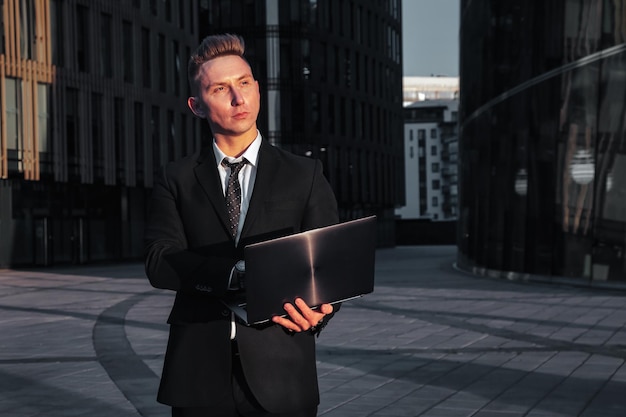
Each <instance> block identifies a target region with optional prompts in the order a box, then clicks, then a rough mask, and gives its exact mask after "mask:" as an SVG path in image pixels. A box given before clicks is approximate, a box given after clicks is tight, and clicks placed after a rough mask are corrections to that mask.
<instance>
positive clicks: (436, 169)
mask: <svg viewBox="0 0 626 417" xmlns="http://www.w3.org/2000/svg"><path fill="white" fill-rule="evenodd" d="M431 172H439V163H438V162H433V163H432V165H431Z"/></svg>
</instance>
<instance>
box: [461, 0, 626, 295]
mask: <svg viewBox="0 0 626 417" xmlns="http://www.w3.org/2000/svg"><path fill="white" fill-rule="evenodd" d="M625 8H626V2H625V1H623V0H616V1H605V0H554V1H549V2H546V1H543V0H510V1H506V2H502V1H497V0H472V1H469V0H462V1H461V16H462V20H461V32H460V42H461V112H460V139H459V155H460V162H459V171H460V190H459V196H460V201H459V211H460V212H459V227H458V233H459V235H458V245H459V259H458V261H459V262H458V264H459V266H460V267H461V268H464V269H467V270H473V271H475V272H479V273H487V274H493V275H502V276H507V277H515V276H525V275H532V276H541V277H544V278H548V279H555V278H557V277H567V278H573V279H576V280H580V281H586V282H588V283H589V284H593V285H595V284H598V285H601V283H605V282H607V281H617V282H618V283H620V281H621V283H626V256H625V253H624V252H625V251H626V43H625V42H626V14H624V10H625Z"/></svg>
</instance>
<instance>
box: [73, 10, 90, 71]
mask: <svg viewBox="0 0 626 417" xmlns="http://www.w3.org/2000/svg"><path fill="white" fill-rule="evenodd" d="M76 14H77V19H76V65H77V66H78V70H79V71H82V72H88V71H89V55H88V53H89V52H88V51H89V45H90V42H89V21H88V19H89V10H88V9H87V8H86V7H84V6H78V7H77V8H76Z"/></svg>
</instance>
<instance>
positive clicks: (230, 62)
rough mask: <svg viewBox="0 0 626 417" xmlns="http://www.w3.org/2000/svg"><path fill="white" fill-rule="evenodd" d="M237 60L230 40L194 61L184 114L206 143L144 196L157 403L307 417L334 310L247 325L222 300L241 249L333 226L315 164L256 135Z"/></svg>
mask: <svg viewBox="0 0 626 417" xmlns="http://www.w3.org/2000/svg"><path fill="white" fill-rule="evenodd" d="M243 53H244V43H243V40H242V39H241V38H240V37H238V36H235V35H228V34H227V35H215V36H209V37H207V38H205V39H204V40H203V41H202V43H201V45H200V46H199V47H198V49H197V50H196V52H195V53H194V54H193V55H192V57H191V59H190V60H189V67H188V75H189V80H190V84H191V87H192V94H193V96H192V97H190V98H189V100H188V105H189V108H190V109H191V111H192V112H193V113H194V114H195V115H196V116H198V117H201V118H204V119H206V120H207V121H208V123H209V126H210V128H211V132H212V134H213V143H212V144H211V145H209V146H208V147H206V148H205V149H203V150H202V151H200V152H199V153H197V154H195V155H193V156H191V157H187V158H184V159H182V160H181V161H177V162H174V163H170V164H168V165H167V166H165V167H164V169H163V172H162V175H161V176H160V177H159V178H158V179H157V180H156V181H155V185H154V190H153V198H152V206H151V212H150V218H149V221H148V223H147V227H146V233H145V239H146V273H147V275H148V277H149V279H150V282H151V284H152V285H153V286H154V287H157V288H163V289H170V290H174V291H176V298H175V301H174V305H173V307H172V311H171V313H170V316H169V319H168V323H169V324H170V336H169V341H168V346H167V351H166V355H165V361H164V367H163V375H162V378H161V386H160V388H159V395H158V401H159V402H162V403H165V404H168V405H171V406H172V415H173V416H174V417H178V416H185V417H190V416H194V417H195V416H198V417H199V416H242V415H243V416H293V417H296V416H302V417H304V416H315V415H316V413H317V405H318V403H319V391H318V386H317V371H316V365H315V341H314V340H315V339H314V335H315V334H317V333H318V332H319V331H320V329H321V328H322V327H323V326H324V325H325V324H326V323H327V322H328V320H329V319H330V318H331V317H332V315H333V314H334V311H333V307H332V306H331V305H329V304H324V305H322V306H320V307H319V308H318V309H315V310H312V309H311V308H309V306H307V305H306V304H305V303H304V302H303V301H302V300H301V299H298V300H295V302H294V303H293V304H292V303H287V304H286V305H285V311H286V314H287V316H286V317H274V318H273V319H272V322H271V323H270V324H268V325H264V326H245V325H242V324H240V323H238V322H237V321H236V320H235V319H234V318H233V315H232V313H231V312H230V311H229V310H228V309H227V308H226V307H224V304H223V303H221V301H220V300H223V299H224V298H225V297H228V295H229V293H231V291H232V290H233V289H237V288H238V287H237V282H236V279H235V278H236V276H237V274H235V273H234V270H235V269H234V265H235V264H236V263H237V262H238V261H239V260H242V259H243V247H244V246H245V245H246V244H249V243H253V242H257V241H261V240H265V239H267V238H268V237H277V236H281V235H286V234H291V233H297V232H300V231H304V230H308V229H313V228H317V227H323V226H327V225H330V224H334V223H337V222H338V216H337V203H336V200H335V197H334V195H333V192H332V190H331V188H330V186H329V184H328V182H327V181H326V179H325V178H324V176H323V174H322V167H321V163H320V162H319V161H314V160H311V159H308V158H304V157H299V156H295V155H292V154H290V153H287V152H285V151H282V150H280V149H277V148H275V147H273V146H271V145H270V144H269V143H268V142H267V141H265V140H264V139H263V138H262V137H261V134H260V133H259V132H258V130H257V124H256V120H257V116H258V113H259V107H260V93H259V85H258V82H257V81H256V80H255V79H254V77H253V75H252V70H251V68H250V65H249V64H248V62H247V61H246V60H245V59H244V57H243ZM223 161H225V162H223ZM239 162H244V163H243V164H241V165H239V166H236V165H232V164H236V163H239ZM229 164H231V165H229ZM233 171H234V172H235V174H233ZM237 171H239V172H238V173H237ZM235 179H239V183H238V184H237V183H235V182H234V180H235ZM233 196H234V197H235V201H234V202H233V200H232V198H231V197H233ZM228 204H231V206H229V209H228V210H234V211H232V212H230V213H227V205H228ZM233 207H234V208H233ZM237 210H239V214H237ZM233 213H234V214H233ZM231 220H232V222H231Z"/></svg>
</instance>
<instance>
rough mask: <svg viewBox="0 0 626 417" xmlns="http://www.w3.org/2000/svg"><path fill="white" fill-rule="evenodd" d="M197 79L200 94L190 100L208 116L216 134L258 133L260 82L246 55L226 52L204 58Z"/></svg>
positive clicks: (235, 135)
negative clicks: (243, 56) (217, 56)
mask: <svg viewBox="0 0 626 417" xmlns="http://www.w3.org/2000/svg"><path fill="white" fill-rule="evenodd" d="M196 80H197V82H196V84H197V87H198V92H197V96H196V97H190V98H189V100H188V104H189V107H190V108H191V110H192V111H193V112H194V114H195V115H196V116H199V117H202V118H206V119H207V120H208V122H209V125H210V126H211V131H212V132H213V134H214V135H216V136H217V135H224V136H231V137H239V136H247V134H248V135H250V136H251V135H254V136H256V120H257V116H258V115H259V107H260V101H261V98H260V93H259V83H258V82H257V81H256V80H255V79H254V77H253V76H252V70H251V69H250V66H249V65H248V63H247V62H246V61H245V60H244V59H243V58H241V57H239V56H235V55H227V56H222V57H219V58H215V59H212V60H210V61H208V62H205V63H204V64H203V65H202V66H201V67H200V71H199V73H198V76H197V78H196Z"/></svg>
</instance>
